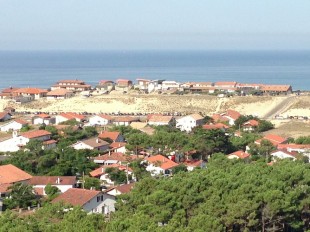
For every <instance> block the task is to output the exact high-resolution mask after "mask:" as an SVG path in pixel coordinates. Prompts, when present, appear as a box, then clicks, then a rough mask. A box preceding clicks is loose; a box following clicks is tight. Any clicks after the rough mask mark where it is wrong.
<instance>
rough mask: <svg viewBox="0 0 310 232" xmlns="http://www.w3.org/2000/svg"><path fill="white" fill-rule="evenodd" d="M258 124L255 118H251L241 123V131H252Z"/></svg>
mask: <svg viewBox="0 0 310 232" xmlns="http://www.w3.org/2000/svg"><path fill="white" fill-rule="evenodd" d="M258 125H259V122H258V121H257V120H254V119H251V120H249V121H247V122H245V123H243V125H242V129H243V131H254V130H255V129H256V128H257V127H258Z"/></svg>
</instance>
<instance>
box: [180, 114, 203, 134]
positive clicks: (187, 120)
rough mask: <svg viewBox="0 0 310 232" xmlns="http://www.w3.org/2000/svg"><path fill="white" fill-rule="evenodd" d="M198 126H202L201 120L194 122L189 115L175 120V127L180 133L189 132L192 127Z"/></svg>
mask: <svg viewBox="0 0 310 232" xmlns="http://www.w3.org/2000/svg"><path fill="white" fill-rule="evenodd" d="M200 125H203V120H202V119H199V120H196V119H195V118H193V117H192V116H191V115H188V116H185V117H182V118H179V119H177V120H176V127H177V128H179V129H180V130H181V131H186V132H191V131H192V129H193V128H194V127H196V126H200Z"/></svg>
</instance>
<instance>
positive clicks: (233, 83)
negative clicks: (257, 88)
mask: <svg viewBox="0 0 310 232" xmlns="http://www.w3.org/2000/svg"><path fill="white" fill-rule="evenodd" d="M214 85H215V86H233V87H235V86H236V85H237V82H235V81H219V82H215V83H214Z"/></svg>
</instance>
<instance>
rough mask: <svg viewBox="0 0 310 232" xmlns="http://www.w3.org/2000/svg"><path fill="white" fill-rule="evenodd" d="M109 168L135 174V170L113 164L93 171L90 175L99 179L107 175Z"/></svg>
mask: <svg viewBox="0 0 310 232" xmlns="http://www.w3.org/2000/svg"><path fill="white" fill-rule="evenodd" d="M107 168H118V169H119V170H120V171H126V170H128V172H133V170H132V169H131V168H130V167H128V168H127V167H126V166H124V165H120V164H111V165H103V166H101V167H99V168H97V169H95V170H93V171H91V172H90V173H89V175H91V176H92V177H99V176H101V175H103V174H105V170H106V169H107Z"/></svg>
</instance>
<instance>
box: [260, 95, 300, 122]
mask: <svg viewBox="0 0 310 232" xmlns="http://www.w3.org/2000/svg"><path fill="white" fill-rule="evenodd" d="M295 100H296V96H288V97H286V98H284V99H283V100H282V102H280V103H279V104H278V105H277V106H276V107H274V108H273V109H272V110H270V111H269V112H268V113H266V114H265V115H264V117H263V118H264V119H272V118H274V116H276V115H277V114H281V113H283V112H284V111H285V110H287V109H288V108H289V107H290V106H291V105H292V104H294V102H295Z"/></svg>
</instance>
